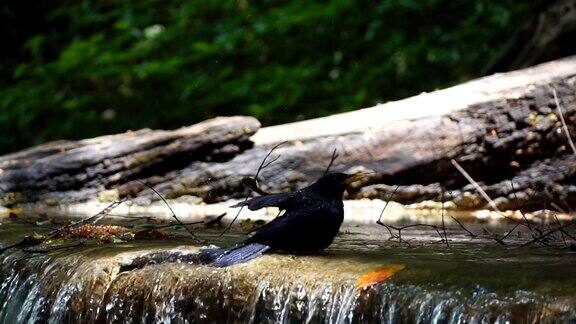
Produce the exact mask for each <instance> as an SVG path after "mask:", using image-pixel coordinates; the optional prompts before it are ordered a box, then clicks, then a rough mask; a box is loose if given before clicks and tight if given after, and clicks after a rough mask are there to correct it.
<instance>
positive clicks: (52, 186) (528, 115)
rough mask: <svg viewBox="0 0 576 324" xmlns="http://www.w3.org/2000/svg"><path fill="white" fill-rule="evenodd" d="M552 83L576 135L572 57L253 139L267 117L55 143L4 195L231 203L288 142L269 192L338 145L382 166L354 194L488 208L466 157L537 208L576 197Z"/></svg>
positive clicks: (369, 164) (20, 156)
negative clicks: (270, 153) (459, 168)
mask: <svg viewBox="0 0 576 324" xmlns="http://www.w3.org/2000/svg"><path fill="white" fill-rule="evenodd" d="M552 88H554V89H556V91H557V93H558V97H559V98H560V102H561V105H562V108H563V110H564V117H565V119H566V121H567V123H568V128H569V131H570V132H571V133H572V134H576V127H575V126H576V114H575V113H576V57H571V58H567V59H563V60H559V61H554V62H551V63H547V64H543V65H539V66H536V67H533V68H529V69H525V70H520V71H515V72H510V73H505V74H500V75H494V76H491V77H487V78H482V79H479V80H475V81H471V82H468V83H464V84H462V85H458V86H455V87H452V88H448V89H445V90H440V91H435V92H432V93H428V94H422V95H419V96H415V97H412V98H408V99H405V100H401V101H397V102H391V103H387V104H383V105H379V106H376V107H372V108H366V109H361V110H358V111H354V112H350V113H344V114H339V115H333V116H329V117H325V118H318V119H313V120H308V121H303V122H297V123H292V124H285V125H279V126H273V127H267V128H263V129H261V130H259V131H258V132H257V133H256V134H255V135H253V136H252V137H250V136H251V135H252V134H253V133H254V132H255V131H256V129H257V128H258V126H259V125H258V122H257V121H256V120H254V119H251V118H247V117H235V118H232V119H224V118H222V119H216V120H211V121H207V122H205V123H201V124H198V125H195V126H191V127H189V128H184V129H182V130H176V131H171V132H166V131H150V130H143V131H138V132H134V133H131V134H130V133H129V134H121V135H113V136H106V137H101V138H96V139H91V140H85V141H80V142H58V143H52V144H49V145H44V146H41V147H37V148H33V149H30V150H27V151H24V152H20V153H16V154H12V155H9V156H6V157H3V158H0V168H1V169H2V170H3V173H2V174H0V190H1V192H2V193H3V196H4V198H5V201H8V200H9V199H10V198H12V199H16V198H24V199H25V200H26V201H49V202H50V201H53V202H60V201H63V200H84V199H89V198H95V197H97V196H98V195H99V194H100V196H102V195H103V193H105V194H109V195H111V196H112V197H115V198H117V197H125V196H136V195H137V196H138V198H137V199H136V203H145V202H147V201H150V200H157V199H158V197H156V195H155V194H154V193H153V192H151V191H150V190H149V189H147V188H145V187H144V186H143V185H141V184H140V183H138V182H136V181H134V180H135V179H137V178H139V179H144V180H145V181H146V182H147V183H148V184H150V185H154V186H155V188H156V189H157V190H158V191H159V192H161V193H162V194H163V195H165V196H166V197H167V198H175V197H179V196H183V195H192V196H196V197H200V198H201V199H202V200H203V201H205V202H208V203H210V202H217V201H223V200H226V199H229V198H239V197H242V196H243V195H244V194H245V193H246V190H245V188H244V187H243V186H242V184H241V180H242V178H243V177H244V176H252V175H254V173H255V172H256V170H257V168H258V165H259V164H260V162H261V160H262V159H263V158H264V156H265V155H266V154H267V153H268V151H269V149H270V147H272V146H273V145H275V144H277V143H279V142H282V141H288V142H287V143H286V144H284V145H283V146H281V147H280V148H278V149H277V150H276V151H275V152H274V154H273V157H274V156H276V155H280V158H279V159H278V160H277V161H275V162H274V163H272V164H271V165H270V166H268V167H267V168H265V169H264V170H263V171H262V172H261V174H260V175H261V177H260V178H261V179H260V180H261V183H262V188H263V189H264V190H265V191H268V192H275V191H284V190H294V189H296V188H300V187H302V186H305V185H307V184H308V183H310V182H311V181H313V180H315V179H316V178H317V177H318V176H320V175H321V174H322V173H323V172H324V170H325V168H326V166H327V165H328V163H329V161H330V158H331V156H332V152H333V149H334V148H336V149H337V150H338V154H339V157H338V159H337V160H336V163H335V164H334V166H333V168H332V170H339V171H353V170H360V169H361V170H365V171H373V173H372V175H371V176H369V177H368V178H367V179H366V181H365V182H364V183H361V184H359V185H358V186H357V187H356V188H354V189H353V190H350V198H362V197H368V198H388V197H389V193H390V192H391V191H392V190H393V189H394V188H395V186H396V185H400V186H401V187H400V189H399V190H398V193H397V194H396V195H395V197H393V198H392V199H393V200H398V201H401V202H403V203H411V202H417V201H421V200H424V199H435V200H439V199H440V197H441V192H442V189H441V188H445V189H446V190H447V191H449V192H448V194H447V197H449V199H451V200H453V201H454V202H455V203H456V204H457V205H458V206H460V207H461V208H479V207H483V206H484V204H485V202H484V201H482V200H481V199H480V198H479V197H478V196H477V195H476V193H475V192H474V190H473V188H472V187H471V186H469V184H468V183H467V182H466V180H465V179H464V178H463V177H462V176H461V175H460V174H459V173H458V172H457V171H456V170H455V169H454V167H453V166H452V164H451V163H450V159H456V160H457V161H458V162H459V163H460V164H461V165H462V166H463V167H464V168H465V169H466V170H467V171H468V172H469V173H470V174H471V175H472V176H473V177H474V179H475V180H477V181H478V182H480V183H481V184H482V185H483V186H485V188H486V189H487V192H488V194H489V195H490V196H491V197H492V198H493V199H495V200H496V201H497V202H498V203H499V204H500V206H501V207H510V206H511V207H515V204H516V199H515V197H514V193H516V196H517V197H518V202H519V203H520V205H521V206H524V207H527V208H536V207H539V208H541V206H536V205H535V204H533V203H532V202H533V201H534V199H540V200H545V201H547V202H548V203H550V202H555V203H556V204H558V205H560V204H564V203H568V204H571V203H573V202H574V201H575V200H576V197H575V194H574V192H575V190H574V189H575V188H574V186H573V185H572V182H573V180H574V172H575V171H574V167H573V165H574V163H573V162H574V155H573V154H572V152H570V151H569V147H568V146H567V138H566V136H565V134H564V133H563V132H562V130H561V123H560V121H559V119H558V116H557V114H556V105H555V102H554V99H553V95H552ZM249 137H250V138H249ZM249 139H250V140H251V141H253V142H254V147H252V148H250V145H251V143H252V142H251V141H250V140H249ZM59 151H62V153H59ZM510 179H512V180H513V181H514V185H515V186H514V190H513V189H512V187H511V186H510V185H509V180H510ZM13 193H16V194H13ZM11 195H12V196H11ZM18 195H22V196H23V197H19V196H18ZM102 198H106V197H102ZM563 208H564V207H563Z"/></svg>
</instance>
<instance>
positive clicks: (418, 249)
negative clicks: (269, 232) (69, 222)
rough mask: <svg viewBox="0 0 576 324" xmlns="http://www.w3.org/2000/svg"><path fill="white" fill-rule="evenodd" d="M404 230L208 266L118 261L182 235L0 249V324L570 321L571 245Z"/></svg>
mask: <svg viewBox="0 0 576 324" xmlns="http://www.w3.org/2000/svg"><path fill="white" fill-rule="evenodd" d="M466 226H467V228H469V229H473V231H475V232H476V231H482V228H484V227H485V226H487V225H483V224H478V223H475V222H472V223H467V225H466ZM490 226H492V228H491V229H490V230H491V231H497V230H499V229H500V230H505V229H506V228H509V226H510V225H509V224H500V225H490ZM35 231H36V232H38V233H42V232H45V231H46V229H45V228H41V227H37V226H35V225H33V224H28V223H25V222H21V221H18V220H12V221H4V222H3V223H2V225H0V245H6V244H9V243H13V242H16V241H18V240H19V239H21V238H22V237H23V236H24V235H26V234H30V233H32V232H35ZM219 232H220V231H219V230H213V229H212V230H211V229H205V230H203V231H202V232H198V234H200V235H201V236H202V237H204V238H205V239H207V241H209V242H211V243H213V244H216V245H220V246H227V245H232V244H233V243H234V242H237V241H239V240H241V234H240V233H239V232H234V231H233V232H232V233H230V234H227V235H225V236H223V237H222V238H219V237H218V233H219ZM403 235H404V236H403V237H404V239H405V240H406V241H407V242H409V244H406V243H401V242H398V241H397V240H388V237H389V235H388V232H387V231H386V230H385V229H384V228H383V227H380V226H378V225H369V224H346V225H345V226H344V227H343V228H342V231H341V235H339V236H338V237H337V239H336V241H335V242H334V244H333V245H332V246H331V247H330V248H329V249H328V250H327V251H326V252H325V253H322V254H318V255H299V256H294V255H288V254H270V255H264V256H262V257H260V258H258V259H255V260H253V261H250V262H248V263H245V264H240V265H235V266H231V267H228V268H218V269H216V268H211V267H209V266H206V265H198V264H190V263H186V262H172V263H170V262H163V263H158V264H152V265H147V266H144V267H140V268H136V269H132V270H125V269H124V268H123V265H126V264H130V263H131V262H132V260H134V259H135V258H137V257H140V256H145V255H147V254H149V253H152V252H158V251H166V252H167V253H168V254H169V255H170V254H171V255H178V254H190V253H194V252H196V251H198V250H199V248H200V247H201V246H202V245H200V244H195V243H194V242H193V241H191V240H189V239H187V238H184V237H180V238H172V239H146V240H133V241H127V242H117V243H113V244H112V243H108V244H85V245H83V246H81V247H74V248H70V249H63V250H56V251H52V252H49V253H26V252H22V251H21V250H17V249H11V250H8V251H6V252H4V253H3V254H1V255H0V306H1V308H0V323H67V322H70V323H199V322H232V323H234V322H254V323H280V322H281V323H300V322H307V323H318V322H322V323H364V322H378V323H535V322H541V323H571V322H572V323H573V322H576V276H575V274H576V270H575V269H576V252H571V251H568V250H559V249H552V248H546V247H541V246H536V245H533V246H528V247H520V246H519V245H518V244H507V245H500V244H496V243H495V242H493V241H490V240H487V239H471V238H469V237H468V236H467V235H466V233H465V232H464V231H463V230H461V229H460V228H459V227H457V226H454V224H451V225H450V226H448V232H447V235H448V237H449V239H450V241H449V245H446V244H445V242H439V237H438V235H437V234H436V232H435V231H434V230H433V229H427V228H422V229H420V228H416V229H414V230H410V231H406V232H405V234H403ZM514 237H515V238H516V237H517V235H514ZM513 240H514V238H512V239H511V243H513ZM390 265H402V266H404V269H403V270H401V271H399V272H398V273H396V274H395V275H394V276H393V277H392V278H391V279H389V280H387V281H385V282H383V283H380V284H376V285H373V286H370V287H368V288H364V289H359V288H357V286H356V280H357V279H358V278H359V277H360V276H362V275H363V274H365V273H366V272H368V271H371V270H374V269H376V268H380V267H386V266H390Z"/></svg>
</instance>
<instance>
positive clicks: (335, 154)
mask: <svg viewBox="0 0 576 324" xmlns="http://www.w3.org/2000/svg"><path fill="white" fill-rule="evenodd" d="M337 158H338V153H337V149H336V148H334V151H333V152H332V157H331V158H330V163H328V166H327V167H326V170H324V174H323V176H325V175H327V174H328V172H329V171H330V168H331V167H332V164H334V161H335V160H336V159H337Z"/></svg>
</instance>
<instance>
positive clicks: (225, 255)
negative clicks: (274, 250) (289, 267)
mask: <svg viewBox="0 0 576 324" xmlns="http://www.w3.org/2000/svg"><path fill="white" fill-rule="evenodd" d="M268 249H270V247H269V246H267V245H264V244H259V243H248V244H244V245H240V246H236V247H233V248H230V249H223V248H213V249H205V250H202V251H200V259H201V260H202V261H203V263H206V264H209V265H211V266H213V267H227V266H230V265H234V264H238V263H244V262H248V261H250V260H252V259H254V258H257V257H259V256H260V255H262V253H264V252H266V251H267V250H268Z"/></svg>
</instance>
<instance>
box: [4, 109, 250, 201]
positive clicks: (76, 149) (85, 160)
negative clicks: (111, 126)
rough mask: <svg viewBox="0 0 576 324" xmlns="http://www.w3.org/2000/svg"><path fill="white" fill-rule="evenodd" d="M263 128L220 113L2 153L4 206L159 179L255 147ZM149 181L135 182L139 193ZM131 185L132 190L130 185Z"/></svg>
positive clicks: (85, 196) (90, 193)
mask: <svg viewBox="0 0 576 324" xmlns="http://www.w3.org/2000/svg"><path fill="white" fill-rule="evenodd" d="M259 127H260V124H259V122H258V121H257V120H256V119H254V118H252V117H230V118H216V119H212V120H207V121H205V122H202V123H199V124H196V125H193V126H189V127H183V128H180V129H176V130H173V131H164V130H149V129H144V130H139V131H135V132H131V131H129V132H126V133H123V134H117V135H109V136H102V137H97V138H93V139H87V140H82V141H59V142H52V143H47V144H44V145H40V146H38V147H34V148H31V149H29V150H24V151H21V152H17V153H14V154H9V155H6V156H3V157H1V158H0V170H1V171H0V197H2V205H10V204H14V203H18V202H31V201H39V200H40V201H53V202H55V203H61V202H65V201H78V200H86V199H90V198H94V197H95V196H98V194H99V193H102V192H104V191H105V190H107V189H111V188H116V187H121V186H123V185H124V184H126V183H128V182H131V183H132V180H134V179H145V180H146V181H147V182H150V183H152V184H154V179H155V177H156V176H158V175H162V174H164V173H165V172H167V171H170V170H174V169H181V168H185V167H186V166H187V165H189V164H190V163H192V162H194V161H213V162H214V161H218V162H220V161H226V160H229V159H230V158H232V157H233V156H235V155H236V154H238V153H240V152H242V151H244V150H246V149H248V148H250V147H251V146H252V142H251V141H250V140H249V138H250V136H251V135H252V134H254V133H255V132H256V131H257V130H258V128H259ZM143 187H144V185H142V184H139V183H136V184H134V183H132V187H131V188H130V190H131V192H125V193H123V194H122V195H127V194H129V193H135V192H138V191H140V190H142V188H143ZM127 190H128V189H127Z"/></svg>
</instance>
